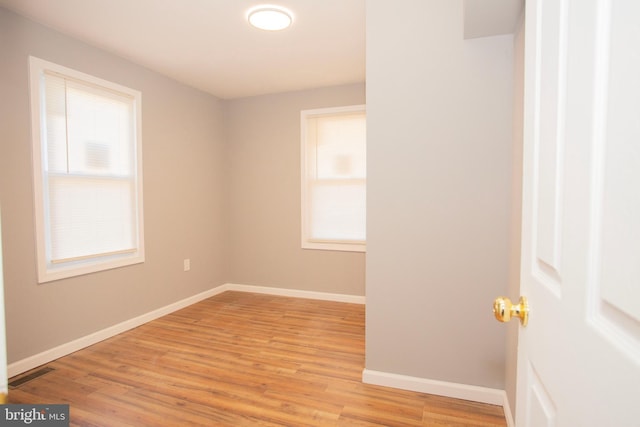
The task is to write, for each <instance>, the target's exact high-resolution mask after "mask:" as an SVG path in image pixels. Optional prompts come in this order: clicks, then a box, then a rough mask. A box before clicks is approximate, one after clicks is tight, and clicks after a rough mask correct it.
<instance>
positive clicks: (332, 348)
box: [9, 292, 506, 427]
mask: <svg viewBox="0 0 640 427" xmlns="http://www.w3.org/2000/svg"><path fill="white" fill-rule="evenodd" d="M46 366H47V367H50V368H54V370H53V371H51V372H49V373H46V374H45V375H43V376H40V377H38V378H36V379H33V380H30V381H28V382H26V383H24V384H22V385H20V386H18V387H15V388H12V389H10V391H9V402H10V403H51V404H53V403H68V404H70V411H71V425H72V426H99V427H107V426H118V427H120V426H187V425H195V426H505V425H506V422H505V419H504V413H503V410H502V408H501V407H499V406H493V405H484V404H479V403H475V402H468V401H464V400H456V399H449V398H443V397H439V396H433V395H428V394H422V393H415V392H409V391H402V390H397V389H391V388H385V387H378V386H372V385H367V384H362V382H361V376H362V369H363V368H364V307H363V306H361V305H356V304H345V303H336V302H328V301H317V300H308V299H298V298H286V297H277V296H270V295H261V294H250V293H243V292H225V293H223V294H220V295H217V296H215V297H212V298H209V299H207V300H205V301H202V302H200V303H197V304H194V305H192V306H190V307H187V308H185V309H183V310H180V311H177V312H174V313H172V314H170V315H167V316H165V317H162V318H160V319H157V320H154V321H152V322H150V323H147V324H145V325H143V326H140V327H138V328H136V329H133V330H131V331H128V332H125V333H123V334H120V335H118V336H115V337H113V338H110V339H108V340H105V341H103V342H100V343H98V344H95V345H93V346H91V347H88V348H86V349H83V350H80V351H78V352H76V353H73V354H71V355H68V356H65V357H62V358H60V359H58V360H56V361H54V362H51V363H48V364H47V365H46ZM28 374H29V372H27V373H25V374H23V375H28Z"/></svg>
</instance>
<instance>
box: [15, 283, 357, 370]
mask: <svg viewBox="0 0 640 427" xmlns="http://www.w3.org/2000/svg"><path fill="white" fill-rule="evenodd" d="M225 291H240V292H255V293H262V294H269V295H280V296H288V297H295V298H310V299H318V300H325V301H337V302H349V303H355V304H364V301H365V298H364V297H362V296H356V295H343V294H331V293H324V292H312V291H301V290H295V289H283V288H270V287H265V286H250V285H238V284H233V283H226V284H224V285H221V286H217V287H215V288H213V289H209V290H208V291H205V292H202V293H199V294H197V295H194V296H192V297H189V298H185V299H183V300H180V301H178V302H175V303H173V304H169V305H167V306H165V307H161V308H159V309H157V310H153V311H151V312H149V313H146V314H143V315H141V316H138V317H135V318H133V319H129V320H125V321H124V322H121V323H118V324H117V325H113V326H110V327H108V328H105V329H102V330H100V331H97V332H94V333H92V334H89V335H86V336H84V337H81V338H78V339H76V340H73V341H71V342H68V343H65V344H61V345H59V346H57V347H54V348H52V349H49V350H46V351H43V352H42V353H39V354H36V355H33V356H30V357H27V358H26V359H22V360H19V361H17V362H14V363H12V364H10V365H9V366H7V373H8V376H9V378H11V377H13V376H16V375H19V374H21V373H23V372H26V371H28V370H30V369H33V368H37V367H38V366H41V365H44V364H45V363H49V362H51V361H52V360H56V359H58V358H60V357H62V356H66V355H68V354H71V353H73V352H75V351H78V350H81V349H83V348H85V347H88V346H90V345H93V344H96V343H98V342H100V341H103V340H106V339H107V338H111V337H113V336H115V335H118V334H121V333H122V332H126V331H128V330H130V329H133V328H136V327H138V326H140V325H143V324H145V323H147V322H150V321H152V320H155V319H157V318H159V317H162V316H165V315H167V314H169V313H173V312H174V311H177V310H180V309H182V308H185V307H188V306H190V305H192V304H195V303H197V302H200V301H202V300H205V299H207V298H210V297H212V296H214V295H218V294H221V293H222V292H225Z"/></svg>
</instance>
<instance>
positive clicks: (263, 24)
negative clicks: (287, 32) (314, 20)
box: [247, 5, 293, 31]
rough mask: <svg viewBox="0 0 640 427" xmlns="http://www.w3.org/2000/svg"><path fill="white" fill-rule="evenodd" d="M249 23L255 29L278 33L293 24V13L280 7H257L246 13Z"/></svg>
mask: <svg viewBox="0 0 640 427" xmlns="http://www.w3.org/2000/svg"><path fill="white" fill-rule="evenodd" d="M247 19H248V20H249V23H250V24H251V25H253V26H254V27H256V28H260V29H261V30H267V31H278V30H284V29H285V28H288V27H289V26H291V24H292V23H293V13H291V11H289V10H287V9H285V8H284V7H280V6H272V5H264V6H257V7H254V8H252V9H250V10H249V12H248V13H247Z"/></svg>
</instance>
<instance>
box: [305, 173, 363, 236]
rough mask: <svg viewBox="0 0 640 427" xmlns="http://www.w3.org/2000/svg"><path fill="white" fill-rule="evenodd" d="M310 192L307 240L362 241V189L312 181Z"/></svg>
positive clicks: (355, 186) (355, 185)
mask: <svg viewBox="0 0 640 427" xmlns="http://www.w3.org/2000/svg"><path fill="white" fill-rule="evenodd" d="M310 187H311V188H310V190H311V204H312V206H311V231H310V233H311V236H310V237H311V239H318V240H332V241H359V242H363V241H365V240H366V204H367V199H366V185H365V183H364V182H363V181H362V182H359V183H342V184H339V185H336V184H335V183H331V182H322V181H315V182H312V183H311V185H310Z"/></svg>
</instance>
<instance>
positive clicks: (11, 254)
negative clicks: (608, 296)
mask: <svg viewBox="0 0 640 427" xmlns="http://www.w3.org/2000/svg"><path fill="white" fill-rule="evenodd" d="M0 51H1V52H2V55H0V69H2V70H3V71H2V76H3V79H0V93H1V94H2V96H1V97H0V126H1V127H0V153H1V154H0V205H1V206H2V223H3V236H2V239H3V245H4V270H5V271H4V273H5V294H6V306H7V341H8V342H7V347H8V352H9V363H13V362H16V361H19V360H22V359H24V358H26V357H29V356H33V355H36V354H38V353H40V352H43V351H46V350H49V349H51V348H53V347H56V346H58V345H61V344H65V343H67V342H70V341H72V340H74V339H77V338H81V337H83V336H86V335H88V334H91V333H93V332H96V331H99V330H101V329H104V328H106V327H109V326H112V325H114V324H117V323H120V322H123V321H126V320H129V319H132V318H134V317H136V316H139V315H142V314H145V313H148V312H150V311H152V310H154V309H157V308H160V307H164V306H166V305H169V304H171V303H174V302H176V301H179V300H181V299H183V298H187V297H190V296H192V295H196V294H198V293H200V292H203V291H206V290H209V289H211V288H213V287H216V286H219V285H222V284H224V283H228V282H231V283H240V284H251V285H260V286H276V287H284V288H291V289H302V290H310V291H317V292H332V293H342V294H352V295H364V254H362V253H345V252H328V251H313V250H304V251H303V250H302V249H300V110H301V109H307V108H320V107H328V106H338V105H351V104H362V103H364V102H365V98H364V84H356V85H348V86H341V87H334V88H323V89H317V90H309V91H301V92H294V93H287V94H280V95H269V96H262V97H255V98H246V99H240V100H236V101H221V100H218V99H216V98H215V97H213V96H210V95H208V94H205V93H202V92H199V91H197V90H194V89H191V88H189V87H187V86H184V85H181V84H179V83H177V82H175V81H174V80H171V79H168V78H166V77H163V76H161V75H159V74H157V73H154V72H152V71H150V70H148V69H145V68H142V67H140V66H137V65H135V64H132V63H130V62H128V61H125V60H123V59H121V58H118V57H115V56H113V55H110V54H108V53H106V52H104V51H101V50H99V49H96V48H94V47H91V46H88V45H86V44H83V43H81V42H79V41H77V40H74V39H72V38H69V37H66V36H64V35H62V34H60V33H57V32H55V31H52V30H50V29H47V28H45V27H42V26H40V25H38V24H35V23H33V22H31V21H28V20H25V19H23V18H21V17H19V16H18V15H15V14H13V13H12V12H8V11H6V10H5V9H2V8H0ZM29 55H33V56H37V57H40V58H42V59H45V60H49V61H52V62H56V63H59V64H61V65H64V66H67V67H71V68H74V69H77V70H79V71H82V72H85V73H89V74H92V75H95V76H97V77H100V78H103V79H106V80H110V81H113V82H116V83H119V84H123V85H125V86H129V87H132V88H134V89H138V90H140V91H141V92H142V123H143V129H142V139H143V163H144V166H143V169H144V171H143V173H144V208H145V218H144V219H145V244H146V262H145V263H144V264H139V265H135V266H130V267H124V268H119V269H114V270H109V271H105V272H100V273H95V274H90V275H85V276H80V277H75V278H71V279H66V280H59V281H56V282H51V283H47V284H42V285H38V284H37V279H36V263H35V261H36V260H35V236H34V219H33V217H34V207H33V187H32V180H33V178H32V172H31V170H32V166H31V136H30V126H31V125H30V109H29V92H28V56H29ZM185 258H189V259H191V271H189V272H183V271H182V270H183V269H182V266H183V264H182V260H183V259H185Z"/></svg>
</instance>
